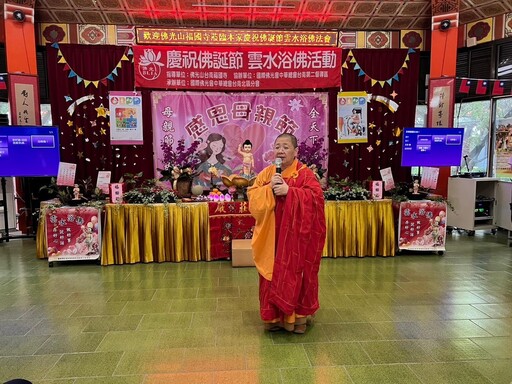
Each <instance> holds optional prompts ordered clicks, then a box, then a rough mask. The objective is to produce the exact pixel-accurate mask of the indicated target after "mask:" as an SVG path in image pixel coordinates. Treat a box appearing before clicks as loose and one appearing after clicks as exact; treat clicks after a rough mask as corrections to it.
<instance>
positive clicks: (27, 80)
mask: <svg viewBox="0 0 512 384" xmlns="http://www.w3.org/2000/svg"><path fill="white" fill-rule="evenodd" d="M9 100H10V105H11V121H12V125H41V112H40V105H39V83H38V79H37V76H34V75H20V74H9Z"/></svg>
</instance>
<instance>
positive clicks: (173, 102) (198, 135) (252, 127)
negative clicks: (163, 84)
mask: <svg viewBox="0 0 512 384" xmlns="http://www.w3.org/2000/svg"><path fill="white" fill-rule="evenodd" d="M151 95H152V118H153V147H154V149H155V157H154V167H155V175H157V177H158V175H159V174H160V173H159V172H158V171H157V169H159V168H160V169H162V168H164V166H165V165H164V164H163V161H162V159H163V157H164V156H163V152H162V142H165V143H168V144H171V145H173V147H174V148H175V147H176V145H177V141H178V140H180V139H184V140H185V143H186V144H187V145H189V144H191V143H192V142H194V141H199V143H200V144H199V146H198V148H197V151H198V155H199V157H200V159H201V163H200V164H199V166H198V168H197V169H196V171H197V172H198V176H197V177H195V178H194V183H195V184H197V185H201V186H203V187H206V188H209V187H210V186H211V184H212V180H213V184H215V185H219V186H220V185H222V181H221V176H222V175H225V176H229V175H231V174H240V173H242V171H243V166H242V164H243V157H242V155H241V154H240V152H239V146H240V145H243V143H244V142H245V140H250V142H251V144H252V148H251V153H252V155H253V157H254V171H255V172H256V173H257V172H259V171H261V170H262V169H263V168H264V167H266V166H267V165H269V164H271V163H272V162H273V160H274V157H273V156H274V155H273V150H272V149H273V144H274V140H275V138H276V137H277V136H278V135H279V134H281V133H291V134H293V135H295V136H296V137H297V138H298V140H299V142H302V141H306V142H308V143H310V144H311V143H314V142H315V141H316V140H319V139H320V138H323V139H324V148H325V149H327V147H328V143H327V140H326V138H327V132H328V131H327V130H328V127H327V120H328V103H327V101H328V96H327V93H299V94H297V93H265V94H262V93H257V94H253V93H233V94H226V93H220V92H206V93H194V92H152V94H151ZM212 167H214V168H215V170H216V172H217V173H218V175H214V176H213V178H212V175H211V172H210V170H211V168H212ZM324 168H327V164H325V165H324Z"/></svg>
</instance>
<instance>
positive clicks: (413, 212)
mask: <svg viewBox="0 0 512 384" xmlns="http://www.w3.org/2000/svg"><path fill="white" fill-rule="evenodd" d="M398 230H399V232H398V249H400V250H402V249H408V250H411V251H444V250H445V241H446V204H445V203H444V202H439V201H430V200H421V201H407V202H402V203H400V216H399V224H398Z"/></svg>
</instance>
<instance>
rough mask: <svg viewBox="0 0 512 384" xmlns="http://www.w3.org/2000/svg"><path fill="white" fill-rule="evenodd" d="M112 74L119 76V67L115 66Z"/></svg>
mask: <svg viewBox="0 0 512 384" xmlns="http://www.w3.org/2000/svg"><path fill="white" fill-rule="evenodd" d="M112 74H114V75H116V76H117V67H116V68H114V70H113V71H112Z"/></svg>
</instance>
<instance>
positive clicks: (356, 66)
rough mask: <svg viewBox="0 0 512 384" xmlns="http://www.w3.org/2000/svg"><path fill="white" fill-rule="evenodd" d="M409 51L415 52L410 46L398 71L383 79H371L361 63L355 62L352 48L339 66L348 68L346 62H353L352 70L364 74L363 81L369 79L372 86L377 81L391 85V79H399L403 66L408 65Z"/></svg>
mask: <svg viewBox="0 0 512 384" xmlns="http://www.w3.org/2000/svg"><path fill="white" fill-rule="evenodd" d="M411 53H416V51H415V50H414V49H412V48H410V49H409V50H408V51H407V54H406V56H405V59H404V61H403V63H402V65H401V66H400V69H399V70H398V72H396V73H395V74H394V75H393V76H392V77H390V78H388V79H385V80H377V79H372V78H371V77H370V76H368V75H367V74H366V72H365V71H364V69H363V68H361V65H360V64H359V63H358V62H357V60H356V58H355V56H354V54H353V52H352V50H350V51H349V52H348V54H347V58H346V59H345V62H344V63H343V64H342V65H341V67H342V68H345V69H347V68H348V65H347V62H349V63H353V64H354V71H359V73H358V76H364V81H368V80H371V82H372V86H374V85H375V84H377V83H379V85H380V86H381V87H384V85H385V84H388V85H391V84H392V83H393V81H399V80H400V78H399V76H400V75H402V74H403V73H404V68H406V69H407V68H409V65H408V64H407V62H408V61H410V60H411V57H410V54H411Z"/></svg>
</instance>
